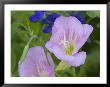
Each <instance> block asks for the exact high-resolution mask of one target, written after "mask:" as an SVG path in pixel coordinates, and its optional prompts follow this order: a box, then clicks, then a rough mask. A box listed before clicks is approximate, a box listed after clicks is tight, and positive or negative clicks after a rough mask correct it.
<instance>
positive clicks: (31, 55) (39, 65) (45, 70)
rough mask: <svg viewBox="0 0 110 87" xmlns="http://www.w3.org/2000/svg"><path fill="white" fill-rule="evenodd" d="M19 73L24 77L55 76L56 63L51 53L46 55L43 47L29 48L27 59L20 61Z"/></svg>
mask: <svg viewBox="0 0 110 87" xmlns="http://www.w3.org/2000/svg"><path fill="white" fill-rule="evenodd" d="M19 75H20V76H22V77H53V76H55V75H54V63H53V61H52V59H51V56H50V54H49V53H48V54H47V57H46V55H45V52H44V49H43V47H40V46H36V47H32V48H30V49H29V50H28V53H27V55H26V58H25V60H24V61H23V62H22V64H20V63H19Z"/></svg>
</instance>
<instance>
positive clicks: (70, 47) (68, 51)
mask: <svg viewBox="0 0 110 87" xmlns="http://www.w3.org/2000/svg"><path fill="white" fill-rule="evenodd" d="M64 51H65V53H66V54H67V55H68V56H71V55H72V54H73V51H74V45H73V44H72V43H69V44H67V45H66V46H65V47H64Z"/></svg>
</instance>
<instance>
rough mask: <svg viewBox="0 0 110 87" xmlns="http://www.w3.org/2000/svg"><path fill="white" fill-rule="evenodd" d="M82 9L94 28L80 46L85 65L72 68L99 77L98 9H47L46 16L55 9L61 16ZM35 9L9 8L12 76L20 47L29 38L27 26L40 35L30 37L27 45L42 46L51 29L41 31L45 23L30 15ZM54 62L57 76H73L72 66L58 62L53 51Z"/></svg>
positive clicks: (23, 45) (86, 74)
mask: <svg viewBox="0 0 110 87" xmlns="http://www.w3.org/2000/svg"><path fill="white" fill-rule="evenodd" d="M76 12H82V13H83V17H84V19H85V21H86V23H88V24H91V25H92V26H93V28H94V30H93V32H92V34H91V36H90V37H89V39H88V41H87V42H86V44H85V45H84V46H83V47H82V48H81V50H84V51H86V52H87V59H86V62H85V64H84V65H81V66H80V67H78V68H75V72H76V75H75V76H77V77H98V76H100V12H99V11H48V13H47V14H46V15H45V17H46V16H47V15H49V14H52V13H58V14H61V15H63V16H69V15H70V14H71V13H76ZM33 14H34V11H12V12H11V76H13V77H16V76H19V74H18V61H19V60H20V57H21V55H22V52H23V49H24V47H25V45H26V44H27V42H28V41H29V38H30V35H29V32H27V30H26V29H27V27H28V26H30V29H32V31H33V32H34V35H37V36H38V37H39V36H40V37H41V39H43V41H42V40H40V39H33V40H32V42H31V44H30V47H33V46H43V45H44V43H46V42H47V41H48V40H49V39H50V36H51V33H48V34H44V33H43V32H42V29H43V28H44V27H45V26H46V24H43V23H42V22H41V21H39V22H36V23H32V22H30V21H29V16H31V15H33ZM51 56H52V58H53V60H54V62H55V72H56V76H61V77H65V76H66V77H73V76H74V70H73V69H72V67H70V66H68V65H66V64H65V63H64V62H60V60H58V59H57V58H56V57H55V56H54V54H51Z"/></svg>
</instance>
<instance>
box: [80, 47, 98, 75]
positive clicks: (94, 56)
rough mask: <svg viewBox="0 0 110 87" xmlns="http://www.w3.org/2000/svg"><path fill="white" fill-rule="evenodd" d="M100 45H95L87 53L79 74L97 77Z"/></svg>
mask: <svg viewBox="0 0 110 87" xmlns="http://www.w3.org/2000/svg"><path fill="white" fill-rule="evenodd" d="M99 47H100V46H97V47H95V48H94V49H92V50H91V52H89V53H87V58H86V61H85V64H84V65H82V66H81V67H80V75H79V76H87V77H98V76H100V48H99Z"/></svg>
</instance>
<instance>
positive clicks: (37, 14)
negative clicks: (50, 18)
mask: <svg viewBox="0 0 110 87" xmlns="http://www.w3.org/2000/svg"><path fill="white" fill-rule="evenodd" d="M35 16H36V17H37V18H39V19H41V18H43V17H44V11H37V12H35Z"/></svg>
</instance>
